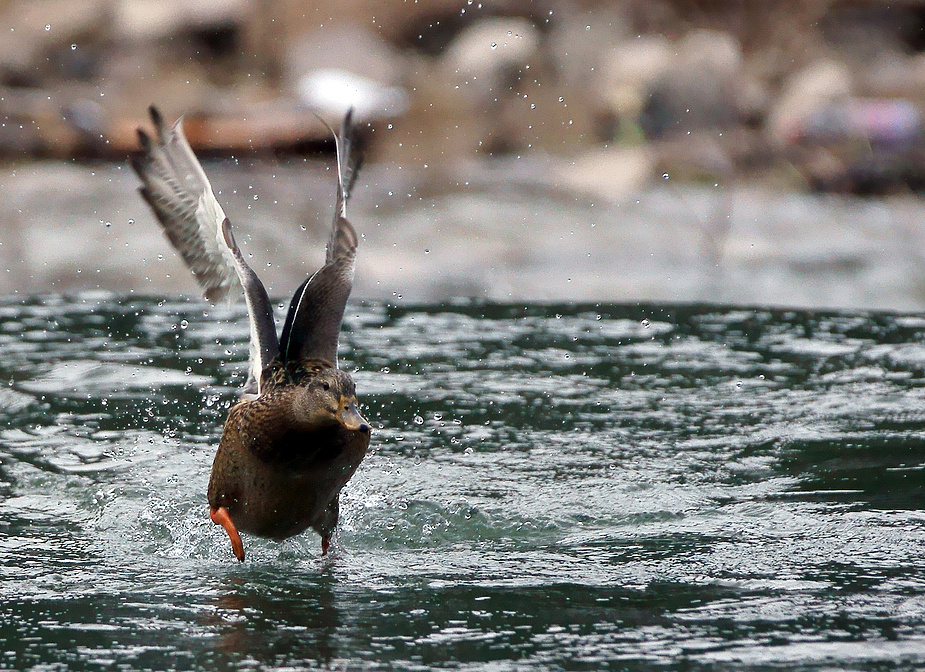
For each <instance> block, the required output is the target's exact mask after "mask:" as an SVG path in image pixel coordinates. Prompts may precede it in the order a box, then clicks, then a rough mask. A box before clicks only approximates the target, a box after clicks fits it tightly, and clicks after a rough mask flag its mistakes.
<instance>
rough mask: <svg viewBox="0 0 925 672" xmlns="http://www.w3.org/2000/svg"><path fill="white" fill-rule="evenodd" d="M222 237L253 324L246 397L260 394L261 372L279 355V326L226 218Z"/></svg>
mask: <svg viewBox="0 0 925 672" xmlns="http://www.w3.org/2000/svg"><path fill="white" fill-rule="evenodd" d="M222 238H223V239H224V242H225V245H226V246H227V248H228V250H229V251H230V252H231V255H232V258H233V259H234V267H235V271H237V274H238V279H239V280H240V281H241V285H242V286H243V287H244V300H245V302H246V303H247V316H248V321H249V322H250V334H251V347H250V371H249V373H248V376H247V382H246V383H245V384H244V390H243V394H256V395H258V396H259V395H260V393H261V392H262V389H261V373H262V372H263V370H264V369H265V368H267V367H268V366H269V365H270V362H272V361H273V360H274V359H275V358H276V357H278V356H279V341H278V340H277V339H276V324H274V322H273V305H272V304H271V303H270V297H269V296H267V290H266V287H264V286H263V283H262V282H260V278H258V277H257V274H256V273H254V270H253V269H252V268H251V267H250V266H248V265H247V262H246V261H244V256H243V255H242V254H241V250H240V249H238V244H237V243H236V242H235V239H234V235H233V234H232V233H231V222H229V221H228V218H227V217H226V218H225V220H224V221H223V222H222Z"/></svg>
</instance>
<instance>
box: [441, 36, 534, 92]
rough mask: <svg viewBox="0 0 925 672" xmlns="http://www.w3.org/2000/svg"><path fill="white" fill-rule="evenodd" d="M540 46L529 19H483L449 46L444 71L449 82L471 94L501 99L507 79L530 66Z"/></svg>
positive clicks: (443, 62) (443, 65)
mask: <svg viewBox="0 0 925 672" xmlns="http://www.w3.org/2000/svg"><path fill="white" fill-rule="evenodd" d="M539 44H540V34H539V31H538V30H537V29H536V27H535V26H534V25H533V23H532V22H530V21H528V20H527V19H521V18H491V19H482V20H480V21H477V22H476V23H473V24H472V25H470V26H468V27H467V28H466V29H465V30H463V31H462V32H461V33H460V34H459V35H457V36H456V39H455V40H453V42H451V43H450V46H449V47H448V48H447V50H446V53H445V54H444V56H443V58H442V59H441V69H442V71H443V73H444V75H445V76H446V77H447V78H448V79H449V80H451V81H456V82H458V83H459V84H465V85H467V87H468V90H470V91H473V90H475V91H479V92H481V93H482V94H483V95H488V94H493V95H494V96H500V95H503V94H504V93H505V91H504V88H505V87H504V85H505V82H506V79H507V77H508V75H509V74H511V71H512V70H517V69H519V68H522V67H523V66H525V65H529V61H530V59H531V58H534V57H535V56H536V54H537V49H538V47H539Z"/></svg>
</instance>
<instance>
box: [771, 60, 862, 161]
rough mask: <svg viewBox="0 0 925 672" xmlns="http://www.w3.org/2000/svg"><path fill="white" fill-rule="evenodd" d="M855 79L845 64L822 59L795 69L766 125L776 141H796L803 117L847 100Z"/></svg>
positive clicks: (782, 143)
mask: <svg viewBox="0 0 925 672" xmlns="http://www.w3.org/2000/svg"><path fill="white" fill-rule="evenodd" d="M853 89H854V83H853V81H852V77H851V72H850V71H849V70H848V68H847V67H846V66H845V65H844V64H842V63H838V62H836V61H831V60H823V61H819V62H816V63H813V64H812V65H809V66H807V67H805V68H803V69H802V70H799V71H798V72H796V73H794V74H793V75H791V76H790V78H789V79H788V80H787V83H786V84H785V85H784V90H783V93H782V94H781V96H780V97H779V98H778V100H777V102H776V103H775V104H774V105H773V106H772V109H771V111H770V114H769V116H768V123H767V129H768V132H769V134H770V136H771V138H772V139H773V140H774V141H775V142H777V143H778V144H779V145H788V144H791V143H793V142H795V141H797V140H798V139H799V137H800V132H801V128H803V127H804V125H805V123H806V120H807V119H808V118H809V117H810V116H811V115H813V114H815V113H817V112H818V111H819V110H821V109H823V108H825V107H826V106H828V105H830V104H831V103H833V102H838V101H844V100H847V99H848V98H849V97H850V96H851V95H852V92H853Z"/></svg>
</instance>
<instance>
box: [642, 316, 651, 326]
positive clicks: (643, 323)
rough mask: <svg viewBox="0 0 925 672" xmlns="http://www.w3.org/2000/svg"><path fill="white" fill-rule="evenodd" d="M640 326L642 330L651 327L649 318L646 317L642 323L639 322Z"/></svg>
mask: <svg viewBox="0 0 925 672" xmlns="http://www.w3.org/2000/svg"><path fill="white" fill-rule="evenodd" d="M640 324H641V325H642V328H643V329H648V328H649V327H650V326H651V325H652V323H651V322H649V318H648V317H647V318H645V319H643V321H642V322H640Z"/></svg>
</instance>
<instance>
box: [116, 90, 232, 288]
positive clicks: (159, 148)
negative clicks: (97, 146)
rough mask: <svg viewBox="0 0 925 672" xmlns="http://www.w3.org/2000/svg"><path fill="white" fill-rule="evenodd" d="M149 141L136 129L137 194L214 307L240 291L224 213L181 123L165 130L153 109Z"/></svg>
mask: <svg viewBox="0 0 925 672" xmlns="http://www.w3.org/2000/svg"><path fill="white" fill-rule="evenodd" d="M149 111H150V113H151V121H152V122H153V123H154V130H155V133H156V135H155V137H154V138H153V139H152V138H151V137H150V136H149V135H148V134H147V133H145V132H144V131H143V130H142V129H140V128H139V129H138V139H139V140H140V141H141V148H142V150H143V151H144V153H143V154H142V155H141V156H135V157H132V167H133V168H134V169H135V172H136V173H138V177H140V178H141V181H142V183H143V186H142V187H141V188H140V189H139V191H140V192H141V195H142V197H143V198H144V199H145V201H147V202H148V205H150V206H151V209H152V210H153V211H154V215H155V217H157V220H158V221H159V222H160V223H161V226H163V227H164V233H165V234H167V238H168V239H169V240H170V242H171V244H173V246H174V247H175V248H176V250H177V251H178V252H179V253H180V255H181V256H182V257H183V261H185V262H186V265H187V266H189V268H190V270H191V271H192V272H193V275H195V276H196V281H197V282H198V283H199V286H200V287H201V288H202V291H203V294H205V297H206V299H208V300H209V301H210V302H211V303H217V302H218V301H221V300H222V299H225V298H227V297H228V296H229V295H230V294H231V292H232V291H236V290H240V283H239V282H238V277H237V273H236V272H235V268H234V262H233V260H232V258H231V255H230V254H229V251H228V248H227V246H226V245H225V241H224V238H223V236H222V232H221V226H222V222H223V221H224V220H225V213H224V211H222V206H220V205H219V204H218V201H217V200H216V199H215V195H214V194H213V193H212V185H210V184H209V179H208V178H207V177H206V174H205V172H204V171H203V170H202V166H201V165H200V164H199V161H198V160H197V159H196V155H195V154H193V150H192V149H190V146H189V143H188V142H187V141H186V136H184V135H183V128H182V123H183V119H182V118H181V119H178V120H177V122H176V123H175V124H174V125H173V126H172V127H170V128H167V126H165V124H164V120H163V118H162V117H161V115H160V112H158V111H157V108H156V107H154V106H153V105H152V106H151V107H150V108H149Z"/></svg>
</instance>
